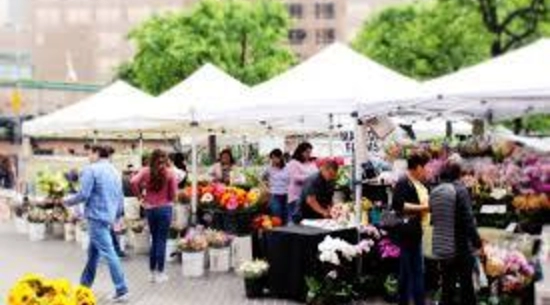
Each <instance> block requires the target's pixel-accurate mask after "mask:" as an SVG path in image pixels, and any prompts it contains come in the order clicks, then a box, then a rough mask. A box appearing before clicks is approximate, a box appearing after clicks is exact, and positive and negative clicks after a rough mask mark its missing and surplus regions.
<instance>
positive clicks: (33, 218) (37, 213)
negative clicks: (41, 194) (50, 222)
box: [27, 207, 47, 241]
mask: <svg viewBox="0 0 550 305" xmlns="http://www.w3.org/2000/svg"><path fill="white" fill-rule="evenodd" d="M27 220H28V221H29V239H30V240H31V241H41V240H44V239H46V220H47V215H46V213H45V211H44V210H43V209H41V208H37V207H35V208H32V209H31V210H30V211H29V215H28V216H27Z"/></svg>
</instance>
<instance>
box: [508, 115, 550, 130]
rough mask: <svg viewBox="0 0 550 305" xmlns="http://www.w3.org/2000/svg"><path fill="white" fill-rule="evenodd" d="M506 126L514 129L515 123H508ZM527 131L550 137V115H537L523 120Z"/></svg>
mask: <svg viewBox="0 0 550 305" xmlns="http://www.w3.org/2000/svg"><path fill="white" fill-rule="evenodd" d="M504 125H505V126H506V127H508V128H510V129H513V128H514V122H513V121H506V122H504ZM523 127H524V129H525V130H528V131H534V132H537V133H540V134H542V135H550V114H535V115H531V116H528V117H525V118H523Z"/></svg>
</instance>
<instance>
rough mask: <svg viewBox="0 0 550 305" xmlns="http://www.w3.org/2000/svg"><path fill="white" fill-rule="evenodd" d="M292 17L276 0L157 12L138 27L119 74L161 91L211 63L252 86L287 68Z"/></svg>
mask: <svg viewBox="0 0 550 305" xmlns="http://www.w3.org/2000/svg"><path fill="white" fill-rule="evenodd" d="M289 25H290V19H289V16H288V12H287V10H286V8H285V7H284V5H283V4H281V3H280V2H278V1H273V0H258V1H246V0H229V1H222V0H204V1H200V2H199V3H197V4H196V6H195V7H194V8H193V9H192V10H190V11H181V12H177V13H169V14H165V15H161V16H154V17H152V18H151V19H149V20H147V21H145V22H144V23H143V24H141V25H139V26H138V27H136V28H135V29H133V30H132V31H131V32H130V34H129V36H128V37H129V39H130V40H131V41H132V42H133V44H134V45H135V47H136V52H135V56H134V57H133V58H132V59H131V61H129V62H127V63H125V64H123V65H122V66H121V67H120V68H119V77H120V78H122V79H125V80H127V81H129V82H130V83H132V84H134V85H136V86H137V87H140V88H142V89H143V90H146V91H148V92H149V93H151V94H154V95H157V94H160V93H162V92H163V91H165V90H167V89H168V88H170V87H172V86H173V85H175V84H177V83H179V82H180V81H181V80H183V79H185V78H186V77H187V76H189V75H190V74H191V73H193V72H194V71H195V70H196V69H198V68H199V67H201V66H202V65H203V64H205V63H207V62H211V63H212V64H214V65H217V66H218V67H220V68H222V69H223V70H225V71H226V72H228V73H229V74H231V75H232V76H234V77H236V78H237V79H239V80H241V81H242V82H244V83H246V84H249V85H253V84H257V83H259V82H262V81H264V80H266V79H268V78H270V77H272V76H274V75H276V74H278V73H280V72H282V71H284V70H286V69H288V68H289V67H290V66H291V65H292V64H293V63H294V62H295V61H296V59H295V55H294V53H292V51H291V50H290V49H289V47H288V46H287V45H286V43H285V39H286V38H287V33H288V28H289Z"/></svg>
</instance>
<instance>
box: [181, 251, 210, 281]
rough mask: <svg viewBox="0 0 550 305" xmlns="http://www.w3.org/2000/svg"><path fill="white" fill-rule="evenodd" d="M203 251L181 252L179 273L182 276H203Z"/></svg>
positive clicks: (204, 260)
mask: <svg viewBox="0 0 550 305" xmlns="http://www.w3.org/2000/svg"><path fill="white" fill-rule="evenodd" d="M205 257H206V255H205V252H204V251H200V252H182V253H181V274H182V275H183V276H184V277H201V276H204V264H205V262H206V259H205Z"/></svg>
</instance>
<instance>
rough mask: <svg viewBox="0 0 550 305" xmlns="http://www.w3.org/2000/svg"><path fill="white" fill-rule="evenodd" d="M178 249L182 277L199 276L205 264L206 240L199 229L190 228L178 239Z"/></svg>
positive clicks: (202, 272) (201, 274) (202, 273)
mask: <svg viewBox="0 0 550 305" xmlns="http://www.w3.org/2000/svg"><path fill="white" fill-rule="evenodd" d="M178 249H179V250H180V251H181V261H182V266H181V267H182V269H181V270H182V275H183V276H184V277H201V276H203V275H204V266H205V265H206V262H205V256H206V250H207V249H208V240H207V239H206V236H205V234H204V232H203V231H202V230H201V229H191V230H189V232H187V234H186V235H185V237H183V238H182V239H180V241H179V244H178Z"/></svg>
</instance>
